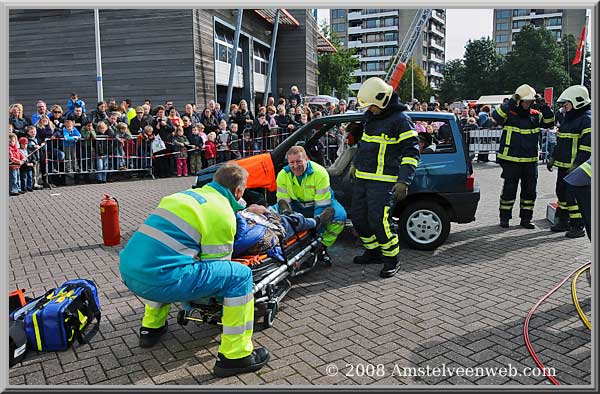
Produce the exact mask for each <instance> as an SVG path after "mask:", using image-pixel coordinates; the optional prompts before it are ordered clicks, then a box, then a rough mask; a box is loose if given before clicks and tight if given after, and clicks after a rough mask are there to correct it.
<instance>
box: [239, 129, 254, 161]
mask: <svg viewBox="0 0 600 394" xmlns="http://www.w3.org/2000/svg"><path fill="white" fill-rule="evenodd" d="M253 149H254V141H252V134H251V133H250V132H249V131H245V132H244V134H243V139H242V154H243V155H244V156H251V155H252V154H253Z"/></svg>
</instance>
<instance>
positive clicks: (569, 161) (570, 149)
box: [552, 105, 592, 168]
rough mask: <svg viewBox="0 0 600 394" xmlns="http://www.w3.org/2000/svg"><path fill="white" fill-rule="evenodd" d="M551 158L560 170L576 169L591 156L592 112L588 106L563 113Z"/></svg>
mask: <svg viewBox="0 0 600 394" xmlns="http://www.w3.org/2000/svg"><path fill="white" fill-rule="evenodd" d="M556 137H557V138H556V147H555V148H554V153H553V155H552V158H553V159H554V165H555V166H556V167H561V168H571V167H578V166H579V165H580V164H581V163H583V162H585V161H586V160H587V159H589V157H590V156H591V155H592V110H591V108H590V106H589V105H586V106H585V107H583V108H580V109H572V110H570V111H569V112H567V113H565V116H564V118H563V120H562V122H561V124H560V127H559V129H558V133H557V135H556Z"/></svg>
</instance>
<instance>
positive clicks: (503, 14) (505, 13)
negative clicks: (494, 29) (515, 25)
mask: <svg viewBox="0 0 600 394" xmlns="http://www.w3.org/2000/svg"><path fill="white" fill-rule="evenodd" d="M496 18H510V10H498V11H497V12H496Z"/></svg>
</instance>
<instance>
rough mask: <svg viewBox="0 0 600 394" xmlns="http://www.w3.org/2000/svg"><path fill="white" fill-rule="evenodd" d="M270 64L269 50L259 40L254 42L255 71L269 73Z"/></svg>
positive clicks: (263, 73)
mask: <svg viewBox="0 0 600 394" xmlns="http://www.w3.org/2000/svg"><path fill="white" fill-rule="evenodd" d="M268 66H269V50H268V49H267V47H264V46H262V45H260V44H258V43H257V42H254V72H255V73H257V74H262V75H267V68H268Z"/></svg>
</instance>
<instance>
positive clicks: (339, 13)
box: [331, 9, 346, 19]
mask: <svg viewBox="0 0 600 394" xmlns="http://www.w3.org/2000/svg"><path fill="white" fill-rule="evenodd" d="M345 17H346V10H342V9H336V10H333V11H331V18H332V19H335V18H345Z"/></svg>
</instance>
